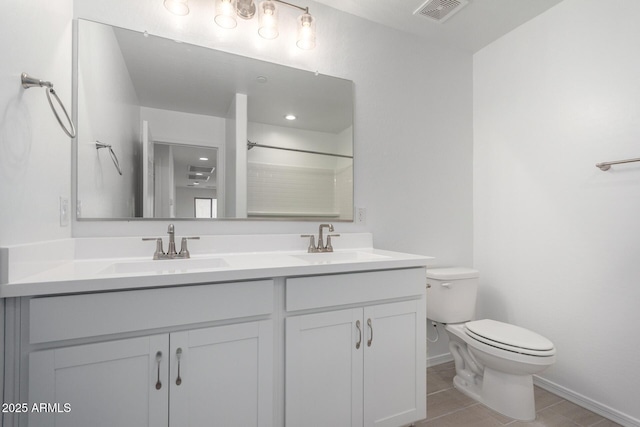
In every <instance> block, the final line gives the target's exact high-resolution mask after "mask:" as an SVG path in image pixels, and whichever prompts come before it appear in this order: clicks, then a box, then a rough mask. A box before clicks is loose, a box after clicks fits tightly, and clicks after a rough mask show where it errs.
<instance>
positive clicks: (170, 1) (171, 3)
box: [164, 0, 189, 16]
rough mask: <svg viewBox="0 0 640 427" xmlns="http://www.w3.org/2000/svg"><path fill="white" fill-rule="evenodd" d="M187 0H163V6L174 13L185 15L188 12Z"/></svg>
mask: <svg viewBox="0 0 640 427" xmlns="http://www.w3.org/2000/svg"><path fill="white" fill-rule="evenodd" d="M188 1H189V0H164V7H165V8H166V9H167V10H168V11H169V12H171V13H173V14H174V15H179V16H185V15H188V14H189V6H188V5H187V2H188Z"/></svg>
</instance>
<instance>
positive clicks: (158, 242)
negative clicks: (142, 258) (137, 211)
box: [142, 237, 165, 259]
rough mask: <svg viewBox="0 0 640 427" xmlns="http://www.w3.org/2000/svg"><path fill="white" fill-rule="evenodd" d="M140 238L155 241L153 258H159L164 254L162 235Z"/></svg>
mask: <svg viewBox="0 0 640 427" xmlns="http://www.w3.org/2000/svg"><path fill="white" fill-rule="evenodd" d="M142 240H145V241H150V240H155V241H156V251H155V252H154V253H153V259H160V258H161V257H162V256H163V255H165V253H164V248H163V247H162V237H143V238H142Z"/></svg>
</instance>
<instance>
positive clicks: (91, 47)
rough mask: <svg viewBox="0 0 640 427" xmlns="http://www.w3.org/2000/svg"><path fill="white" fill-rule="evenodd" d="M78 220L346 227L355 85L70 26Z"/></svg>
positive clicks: (141, 36) (111, 30)
mask: <svg viewBox="0 0 640 427" xmlns="http://www.w3.org/2000/svg"><path fill="white" fill-rule="evenodd" d="M76 37H77V39H76V45H77V68H76V82H77V91H76V93H77V102H76V103H75V108H76V113H77V121H78V137H77V202H78V207H77V212H78V219H79V220H82V219H122V218H125V219H129V218H225V219H226V218H248V219H273V218H279V219H283V218H286V219H296V220H299V219H309V220H314V221H315V220H322V219H330V220H333V221H352V220H353V82H351V81H348V80H344V79H340V78H335V77H330V76H326V75H322V74H318V73H312V72H308V71H303V70H298V69H294V68H290V67H285V66H282V65H277V64H272V63H268V62H264V61H259V60H255V59H251V58H246V57H241V56H238V55H233V54H229V53H226V52H220V51H217V50H213V49H208V48H204V47H200V46H194V45H190V44H187V43H181V42H179V41H175V40H169V39H164V38H161V37H156V36H151V35H149V34H146V33H140V32H137V31H131V30H127V29H122V28H117V27H113V26H109V25H104V24H100V23H96V22H91V21H86V20H78V21H77V31H76Z"/></svg>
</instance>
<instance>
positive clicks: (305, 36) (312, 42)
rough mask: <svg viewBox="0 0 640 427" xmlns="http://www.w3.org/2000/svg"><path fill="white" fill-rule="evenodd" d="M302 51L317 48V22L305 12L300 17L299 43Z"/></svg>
mask: <svg viewBox="0 0 640 427" xmlns="http://www.w3.org/2000/svg"><path fill="white" fill-rule="evenodd" d="M296 46H298V47H299V48H300V49H305V50H308V49H313V48H314V47H315V46H316V20H315V19H314V18H313V16H311V15H309V13H307V12H305V13H303V14H302V15H300V16H299V17H298V41H297V42H296Z"/></svg>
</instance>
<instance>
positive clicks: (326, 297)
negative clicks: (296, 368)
mask: <svg viewBox="0 0 640 427" xmlns="http://www.w3.org/2000/svg"><path fill="white" fill-rule="evenodd" d="M425 277H426V273H425V269H424V268H423V267H420V268H407V269H401V270H381V271H369V272H364V273H349V274H333V275H326V276H313V277H295V278H290V279H287V282H286V283H287V287H286V309H287V311H295V310H306V309H311V308H322V307H331V306H336V305H343V304H357V303H366V302H371V301H379V300H387V299H395V298H406V297H412V296H421V295H423V294H424V293H425V280H426V279H425Z"/></svg>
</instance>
